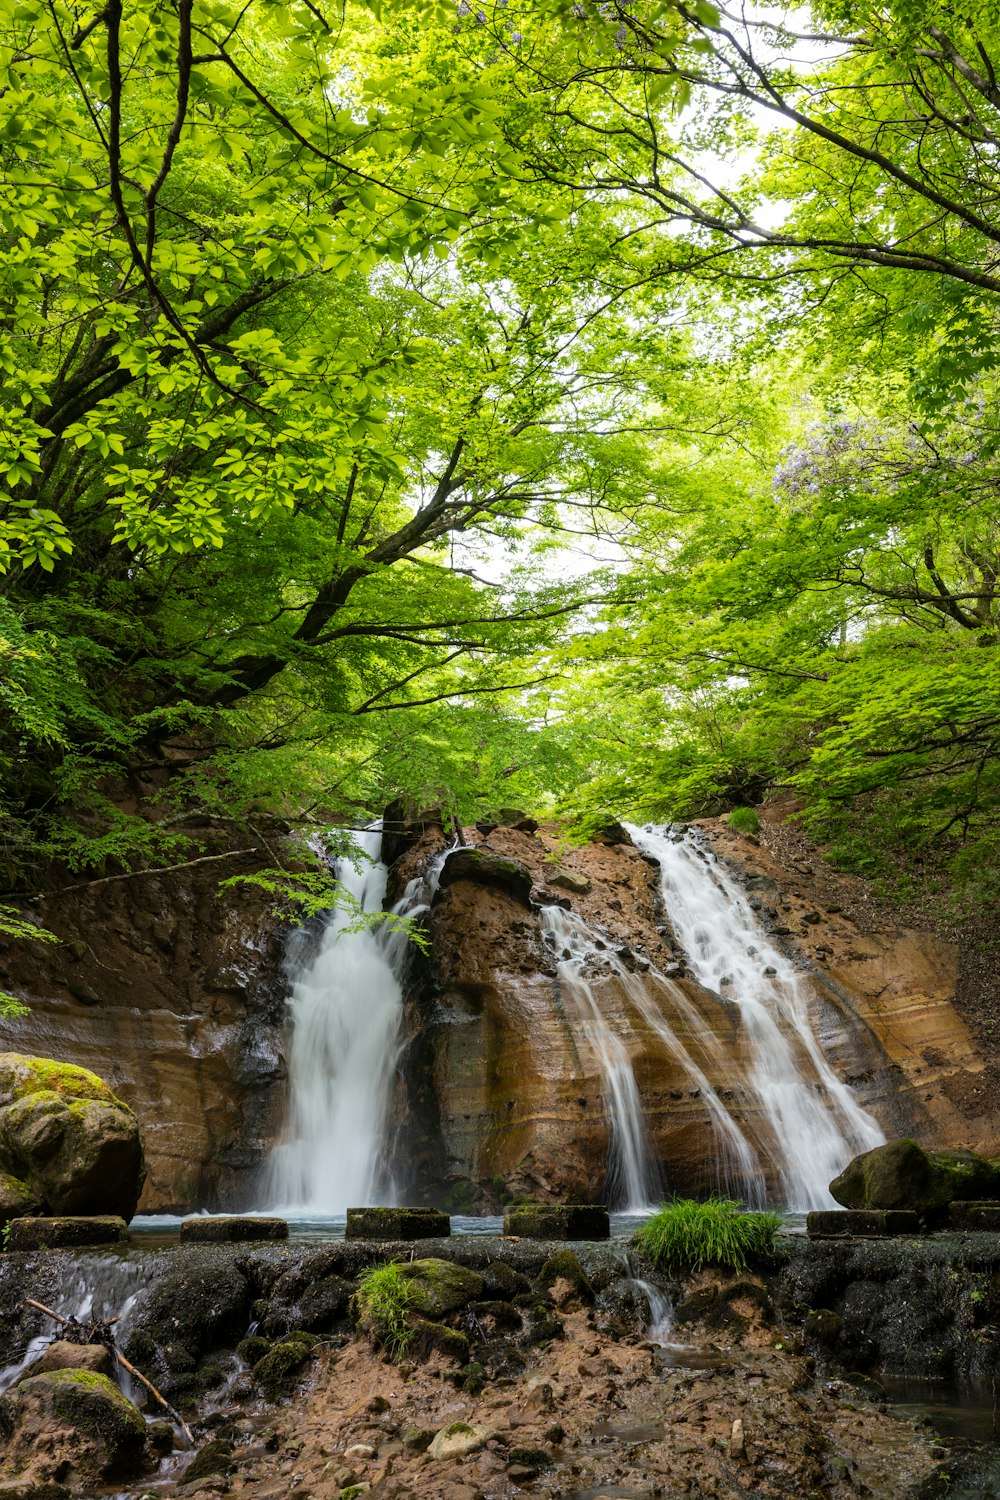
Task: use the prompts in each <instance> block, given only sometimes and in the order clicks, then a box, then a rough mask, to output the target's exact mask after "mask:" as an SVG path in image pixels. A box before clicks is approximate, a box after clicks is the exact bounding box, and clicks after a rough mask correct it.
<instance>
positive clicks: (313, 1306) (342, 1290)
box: [262, 1250, 354, 1336]
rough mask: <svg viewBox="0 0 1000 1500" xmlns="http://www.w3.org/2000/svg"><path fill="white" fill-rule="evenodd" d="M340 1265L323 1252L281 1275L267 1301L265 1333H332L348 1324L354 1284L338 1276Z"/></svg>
mask: <svg viewBox="0 0 1000 1500" xmlns="http://www.w3.org/2000/svg"><path fill="white" fill-rule="evenodd" d="M338 1264H339V1262H338V1261H337V1260H336V1259H335V1257H333V1256H331V1255H330V1254H329V1252H328V1251H323V1250H321V1251H320V1252H319V1253H318V1254H316V1255H310V1256H307V1258H306V1259H305V1260H304V1261H303V1262H302V1263H301V1264H300V1265H298V1266H295V1267H293V1268H292V1269H290V1270H288V1271H286V1272H285V1273H284V1275H282V1276H279V1278H278V1280H277V1282H276V1283H275V1285H274V1287H273V1288H272V1289H271V1292H270V1295H269V1297H268V1299H267V1311H266V1312H265V1313H264V1315H263V1318H262V1327H263V1330H264V1332H265V1333H267V1334H269V1335H271V1336H274V1335H278V1334H285V1333H288V1332H289V1331H290V1330H291V1329H293V1328H303V1329H305V1331H306V1332H307V1333H329V1332H330V1331H331V1329H333V1328H335V1327H336V1326H337V1325H338V1324H344V1323H346V1322H347V1319H348V1317H349V1313H350V1302H351V1298H352V1296H353V1295H354V1283H353V1282H352V1281H349V1280H348V1279H347V1278H346V1277H345V1276H343V1275H338V1274H336V1272H335V1271H334V1267H335V1266H337V1265H338Z"/></svg>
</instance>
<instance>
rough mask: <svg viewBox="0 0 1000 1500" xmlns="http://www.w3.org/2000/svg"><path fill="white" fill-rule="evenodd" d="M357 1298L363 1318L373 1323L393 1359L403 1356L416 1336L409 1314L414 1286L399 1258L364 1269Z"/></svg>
mask: <svg viewBox="0 0 1000 1500" xmlns="http://www.w3.org/2000/svg"><path fill="white" fill-rule="evenodd" d="M355 1302H356V1306H357V1310H358V1315H359V1318H360V1321H361V1322H362V1323H367V1324H369V1325H370V1328H371V1331H372V1332H373V1333H374V1335H375V1336H376V1338H377V1339H378V1342H379V1343H380V1344H381V1345H382V1347H383V1348H384V1349H386V1350H387V1351H388V1353H389V1354H390V1355H391V1356H392V1358H393V1359H397V1360H398V1359H402V1357H403V1355H404V1354H405V1353H406V1350H407V1348H408V1346H409V1343H410V1340H411V1339H412V1338H413V1330H412V1328H411V1327H410V1325H409V1323H408V1322H407V1316H406V1315H407V1312H408V1311H409V1309H410V1306H411V1304H412V1303H413V1289H412V1287H411V1286H410V1283H409V1280H408V1279H407V1277H405V1276H404V1275H403V1269H402V1267H401V1266H400V1264H399V1263H398V1261H394V1260H390V1261H388V1262H386V1264H385V1265H381V1266H372V1267H371V1269H370V1270H368V1271H362V1273H361V1275H360V1276H359V1277H358V1290H357V1293H356V1296H355Z"/></svg>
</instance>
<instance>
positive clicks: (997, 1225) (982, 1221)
mask: <svg viewBox="0 0 1000 1500" xmlns="http://www.w3.org/2000/svg"><path fill="white" fill-rule="evenodd" d="M948 1222H949V1223H950V1225H951V1227H952V1229H979V1230H992V1232H993V1233H994V1234H996V1233H997V1231H998V1230H1000V1203H974V1202H971V1203H950V1204H949V1205H948Z"/></svg>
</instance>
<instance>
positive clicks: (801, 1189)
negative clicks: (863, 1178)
mask: <svg viewBox="0 0 1000 1500" xmlns="http://www.w3.org/2000/svg"><path fill="white" fill-rule="evenodd" d="M628 831H629V834H630V835H631V837H632V841H633V843H634V844H635V845H636V847H637V848H639V849H641V850H642V851H643V852H644V853H646V854H649V855H652V856H653V858H654V859H656V861H657V862H658V864H659V866H660V882H661V893H662V898H663V906H664V910H665V911H666V913H667V915H668V918H669V920H670V922H671V925H672V926H673V929H674V933H675V935H676V938H677V941H678V943H679V944H680V946H681V948H682V949H683V951H684V954H685V957H686V959H687V962H688V966H689V969H690V971H691V974H692V975H693V977H694V978H695V979H697V981H698V982H699V984H702V985H704V986H705V988H706V989H710V990H714V991H715V992H716V993H718V994H720V995H721V996H723V997H725V999H726V1000H729V1001H731V1002H732V1003H733V1004H734V1005H735V1006H736V1007H737V1008H738V1010H739V1013H740V1018H741V1023H742V1025H743V1026H744V1028H745V1030H746V1035H747V1041H748V1066H747V1071H746V1075H745V1077H744V1079H742V1080H741V1082H743V1083H744V1084H745V1086H746V1087H747V1088H748V1089H749V1090H750V1091H751V1092H752V1093H753V1094H754V1095H756V1097H757V1099H758V1100H759V1103H760V1108H761V1111H762V1114H763V1117H764V1120H765V1121H766V1122H767V1124H768V1126H769V1127H770V1133H771V1135H772V1142H773V1144H772V1150H771V1155H772V1157H773V1160H774V1163H775V1166H776V1167H777V1170H778V1173H779V1176H780V1179H781V1183H782V1187H783V1197H784V1202H785V1206H786V1207H787V1208H790V1209H793V1210H799V1211H803V1210H807V1209H812V1208H827V1207H832V1206H835V1205H834V1200H833V1198H832V1197H831V1195H830V1193H829V1191H828V1189H827V1184H828V1183H829V1182H830V1181H831V1179H832V1178H834V1177H836V1176H837V1174H838V1173H839V1172H840V1171H842V1169H843V1168H844V1167H845V1166H846V1165H847V1163H848V1161H850V1159H851V1157H852V1156H854V1155H856V1154H857V1153H858V1152H860V1151H869V1150H871V1148H872V1147H873V1146H878V1145H881V1144H882V1142H883V1141H884V1140H885V1136H884V1134H883V1132H882V1130H881V1128H880V1127H879V1125H878V1124H877V1122H876V1121H875V1120H874V1119H873V1118H872V1116H871V1115H870V1114H868V1112H867V1111H866V1110H864V1109H863V1108H862V1107H861V1105H860V1104H859V1103H858V1101H857V1100H856V1099H855V1097H854V1095H853V1094H852V1092H851V1090H850V1088H849V1087H848V1086H847V1084H846V1083H844V1082H843V1081H842V1080H841V1079H840V1078H838V1077H837V1075H836V1073H835V1072H834V1070H833V1068H832V1067H831V1066H830V1064H829V1062H828V1061H827V1059H826V1058H825V1057H824V1055H823V1051H822V1048H821V1046H820V1043H819V1040H818V1038H817V1036H816V1033H815V1030H814V1029H813V1025H812V1022H811V1019H810V1016H809V1006H808V1000H807V996H806V993H805V990H804V987H803V985H802V981H801V978H800V976H799V974H798V973H797V972H796V970H795V968H794V966H793V965H792V963H791V961H790V960H789V959H788V958H787V957H786V955H785V954H784V953H782V952H781V950H780V949H779V948H778V947H776V946H775V944H774V943H772V942H771V940H770V938H769V937H768V934H767V932H766V930H765V929H764V927H763V926H762V925H761V923H760V922H759V921H758V920H757V917H756V916H755V914H754V912H753V911H752V910H751V908H750V904H749V902H748V900H747V897H746V896H745V895H744V893H743V891H742V890H741V889H740V887H739V885H738V884H737V882H736V880H735V879H734V878H733V876H732V875H731V874H730V872H729V871H728V870H727V869H726V867H725V865H723V863H722V862H721V861H720V860H719V859H717V858H716V856H715V855H714V853H712V851H711V850H710V849H707V848H705V847H703V846H702V845H701V844H700V843H699V842H698V841H696V840H695V839H694V838H692V837H691V836H685V837H679V836H678V835H676V834H672V833H671V832H670V831H669V830H667V829H662V828H649V827H647V828H636V827H631V826H630V827H629V828H628Z"/></svg>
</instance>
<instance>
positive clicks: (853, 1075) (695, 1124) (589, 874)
mask: <svg viewBox="0 0 1000 1500" xmlns="http://www.w3.org/2000/svg"><path fill="white" fill-rule="evenodd" d="M711 832H712V836H713V838H715V839H717V841H718V843H717V847H718V849H719V852H720V853H721V854H722V855H723V856H724V857H726V858H728V859H730V861H731V862H732V863H734V864H736V865H737V868H739V869H740V870H741V871H742V874H743V877H744V879H745V880H746V881H747V884H748V888H749V890H750V891H751V892H755V891H756V892H762V893H763V896H764V898H765V899H764V900H763V901H757V902H756V903H755V904H756V905H757V906H758V908H761V907H763V908H765V913H764V920H765V923H766V924H767V925H770V927H771V930H772V936H774V929H775V928H784V929H785V932H784V937H783V939H781V935H780V934H779V939H781V940H782V945H783V946H784V947H785V948H786V950H791V951H792V953H793V954H794V956H795V957H797V958H798V959H800V960H801V961H802V967H803V968H804V969H805V984H804V990H805V993H806V996H807V1003H808V1005H809V1009H810V1014H811V1020H812V1023H813V1026H814V1029H815V1031H816V1033H817V1035H818V1037H819V1039H820V1042H821V1045H822V1048H823V1051H824V1052H825V1054H826V1055H827V1057H828V1058H829V1060H830V1061H831V1063H832V1064H833V1066H834V1069H835V1071H836V1072H837V1073H838V1075H839V1076H840V1077H841V1078H843V1079H845V1080H846V1081H848V1082H849V1083H850V1085H851V1086H852V1088H853V1089H854V1091H855V1093H856V1095H857V1097H858V1098H859V1100H860V1101H861V1103H862V1104H864V1106H865V1107H866V1108H868V1109H869V1110H871V1111H872V1112H873V1113H874V1114H875V1116H876V1117H877V1118H878V1119H879V1121H880V1123H881V1124H882V1126H883V1128H884V1129H885V1130H886V1133H887V1134H889V1135H893V1134H899V1133H900V1132H902V1131H906V1132H908V1133H910V1134H917V1135H918V1137H919V1138H920V1139H921V1140H923V1141H926V1142H927V1143H928V1144H937V1145H948V1144H950V1145H961V1144H967V1143H969V1142H968V1140H967V1137H968V1135H969V1134H970V1132H969V1123H970V1122H969V1117H968V1115H964V1116H963V1115H962V1113H961V1108H960V1105H959V1103H958V1102H957V1101H959V1100H961V1099H963V1098H966V1097H968V1091H969V1090H970V1089H972V1088H975V1087H976V1083H975V1080H976V1078H977V1077H978V1076H979V1073H980V1072H981V1070H982V1066H983V1063H982V1059H981V1058H977V1057H976V1056H975V1053H974V1049H973V1048H972V1045H971V1039H970V1037H969V1034H968V1032H967V1030H966V1028H965V1027H964V1026H963V1024H962V1022H961V1020H960V1018H959V1016H958V1014H957V1012H956V1011H955V1009H954V1006H953V1005H952V1004H951V999H950V996H951V994H952V993H953V989H954V981H955V962H954V953H953V951H952V950H951V948H950V945H948V944H947V943H942V942H940V941H939V940H937V939H935V938H933V937H932V936H931V935H930V934H926V933H918V932H906V931H904V932H894V933H892V934H889V933H886V934H884V935H881V934H880V935H878V936H873V935H865V936H863V935H862V934H861V933H860V932H859V931H858V929H857V928H856V927H855V926H853V924H852V923H851V922H850V921H849V920H848V919H847V918H846V917H843V916H837V917H836V923H835V925H836V928H837V937H836V940H835V938H834V936H833V932H832V927H833V925H834V914H831V913H827V912H826V911H822V912H817V911H816V910H815V907H816V900H815V893H813V892H809V891H800V890H790V889H788V886H787V875H786V876H785V877H784V882H783V876H782V871H781V870H780V869H777V868H775V867H774V864H773V862H772V861H769V860H768V858H767V856H766V854H765V853H764V851H763V850H761V848H760V846H759V845H757V844H751V843H750V841H747V840H740V839H738V838H737V836H736V835H729V834H728V833H727V831H725V830H724V829H723V828H721V827H720V826H718V825H711ZM469 837H470V841H474V840H475V837H476V836H475V835H470V836H469ZM442 845H443V839H442V835H441V834H440V831H439V830H435V829H429V830H427V831H426V832H425V833H424V834H423V836H422V837H421V838H420V839H419V840H418V841H417V842H416V843H415V844H413V846H412V847H411V848H410V849H409V850H408V851H407V853H406V854H405V855H404V856H403V858H402V859H401V860H400V862H399V866H398V867H397V870H396V871H395V872H394V878H395V880H396V882H397V885H400V886H401V885H402V884H403V883H404V882H405V881H406V880H407V879H409V878H410V877H411V876H412V874H413V873H414V872H415V870H416V869H417V868H418V867H419V866H420V864H421V863H422V862H423V861H424V860H426V859H427V858H429V857H431V856H432V855H433V854H434V853H436V852H437V851H439V850H440V849H441V847H442ZM479 850H480V855H481V857H482V856H486V855H488V856H490V857H491V859H493V860H496V861H512V862H515V863H516V864H517V865H518V866H521V867H525V868H527V869H528V870H530V871H531V874H532V876H533V886H532V889H531V894H530V900H529V899H528V898H527V897H526V895H525V893H524V891H523V890H522V889H519V888H515V887H513V886H511V887H508V888H504V886H503V884H502V883H498V882H496V881H494V880H491V879H487V878H485V877H484V875H482V874H480V873H479V870H478V869H477V861H476V859H475V858H463V860H462V861H458V859H457V857H456V862H455V864H454V866H453V869H452V873H451V878H450V879H449V881H448V883H447V885H446V886H445V888H443V889H441V890H440V891H439V892H438V895H437V897H436V899H435V901H434V904H433V907H432V910H431V913H430V918H429V932H430V937H431V955H430V958H429V960H425V961H416V962H415V963H414V965H413V970H412V973H411V976H410V981H409V984H408V987H407V1002H406V1030H407V1036H408V1043H407V1051H406V1055H405V1059H404V1073H403V1079H402V1083H401V1086H400V1088H399V1090H398V1093H397V1100H396V1111H397V1131H396V1153H395V1154H396V1159H397V1161H400V1162H402V1163H404V1164H405V1165H404V1167H403V1172H404V1177H405V1180H406V1181H407V1182H408V1185H409V1187H410V1189H411V1191H412V1192H416V1193H418V1194H419V1193H422V1194H423V1195H424V1196H425V1197H426V1198H427V1199H428V1200H430V1201H435V1202H439V1201H440V1202H445V1203H447V1204H448V1205H449V1206H450V1207H451V1208H452V1210H453V1211H462V1210H463V1209H473V1208H475V1207H482V1206H485V1205H495V1204H496V1203H497V1202H499V1201H503V1199H504V1198H505V1197H507V1196H508V1195H514V1196H517V1197H520V1196H526V1197H531V1198H538V1199H543V1200H544V1199H562V1200H564V1201H578V1202H594V1201H599V1200H601V1199H602V1198H603V1196H604V1195H605V1193H606V1192H607V1189H608V1184H606V1182H605V1180H604V1164H605V1163H606V1161H607V1158H608V1149H609V1126H608V1119H607V1111H606V1107H605V1102H604V1082H603V1076H602V1072H601V1068H600V1066H599V1062H598V1058H597V1055H596V1053H595V1050H594V1045H593V1040H592V1036H591V1035H590V1032H589V1029H588V1026H587V1016H586V1014H585V1013H584V1012H583V1011H582V1010H581V1007H580V1004H579V1000H578V997H576V996H575V995H574V992H573V987H572V985H570V984H568V983H567V982H566V981H565V979H563V980H561V979H560V978H559V976H558V973H557V963H558V959H559V957H560V955H559V954H558V953H556V952H554V951H553V949H552V946H551V943H549V944H548V945H547V943H546V941H545V938H544V934H543V931H542V925H543V924H542V922H541V921H540V916H539V910H538V908H539V906H540V905H541V904H551V905H556V906H560V907H562V908H564V909H565V908H570V909H572V911H574V912H576V913H579V915H580V916H581V917H583V918H584V919H585V920H586V921H587V922H588V923H589V924H590V926H591V929H592V930H593V929H594V928H597V929H599V930H600V931H601V932H602V933H603V934H604V936H605V938H606V940H607V944H608V952H609V961H608V962H607V963H606V964H604V965H602V964H601V961H600V958H599V957H598V958H597V959H596V960H595V961H594V962H593V963H592V964H591V966H590V969H589V971H588V976H587V977H588V978H589V980H590V982H591V985H592V990H593V994H594V997H595V999H596V1002H597V1005H598V1008H599V1010H600V1012H601V1014H602V1015H603V1017H604V1019H605V1021H606V1022H607V1023H609V1025H610V1027H611V1029H612V1030H613V1032H614V1033H615V1034H616V1035H617V1036H618V1037H620V1038H621V1039H622V1040H623V1042H624V1043H625V1045H626V1047H627V1049H628V1054H629V1057H630V1060H631V1063H632V1068H633V1071H634V1074H635V1078H636V1082H637V1085H638V1088H639V1092H640V1095H641V1099H642V1104H643V1112H644V1116H645V1120H646V1124H647V1128H648V1132H649V1137H650V1142H651V1145H652V1148H653V1153H654V1156H655V1158H656V1160H657V1162H658V1163H659V1164H660V1166H661V1168H662V1172H663V1178H664V1181H665V1185H667V1186H669V1188H670V1190H672V1191H675V1192H682V1193H694V1194H703V1193H705V1192H708V1191H712V1190H715V1189H718V1188H719V1187H720V1186H722V1187H726V1186H729V1187H732V1186H733V1185H734V1179H733V1178H731V1179H730V1180H729V1181H728V1182H727V1180H726V1166H725V1148H724V1135H723V1134H722V1133H721V1132H720V1114H719V1105H720V1104H721V1105H722V1107H723V1111H724V1113H725V1114H726V1115H728V1117H729V1118H731V1119H732V1120H734V1121H735V1122H736V1123H737V1124H738V1125H739V1127H740V1129H741V1130H742V1132H743V1133H744V1135H745V1137H746V1138H747V1140H748V1141H749V1142H750V1143H751V1145H752V1146H753V1148H754V1149H755V1150H756V1151H757V1153H758V1155H759V1156H760V1157H761V1158H762V1160H763V1161H764V1163H765V1171H766V1176H767V1190H768V1192H769V1193H770V1194H771V1195H772V1196H778V1194H779V1189H778V1185H777V1170H776V1165H775V1149H774V1148H775V1140H774V1137H773V1134H772V1130H771V1126H770V1125H769V1124H768V1122H767V1120H766V1119H765V1118H764V1117H763V1114H762V1111H761V1108H760V1104H759V1102H758V1101H756V1100H755V1098H754V1097H753V1096H750V1095H749V1094H748V1093H747V1092H746V1091H745V1090H743V1089H742V1087H741V1080H742V1079H743V1078H744V1076H745V1073H746V1064H747V1057H746V1046H747V1041H746V1037H745V1033H744V1028H743V1027H742V1025H741V1023H740V1018H739V1012H738V1009H737V1007H736V1006H735V1004H733V1003H732V1002H731V1001H729V1000H728V999H727V998H726V994H725V991H724V990H723V991H722V992H721V993H718V994H716V993H714V992H709V991H707V990H704V989H702V988H701V987H700V986H699V985H697V984H696V983H694V981H693V980H692V979H690V978H689V977H686V976H685V974H684V969H683V963H682V962H681V963H678V959H682V955H679V954H678V953H677V952H675V949H674V940H673V938H672V936H671V932H670V928H669V925H668V924H669V912H662V911H660V910H659V883H658V879H657V874H656V871H655V869H654V868H651V866H650V864H649V862H647V860H646V859H645V858H644V856H643V855H641V854H640V853H639V852H638V851H637V850H636V849H635V848H634V847H632V845H631V844H628V843H621V842H614V843H612V842H602V843H600V844H591V845H588V846H586V847H584V848H579V849H574V850H572V851H570V852H566V851H564V850H560V849H559V845H558V839H557V833H556V831H555V830H553V829H543V830H541V831H540V832H539V834H538V835H537V836H534V835H532V834H530V833H528V832H526V831H524V830H518V829H514V828H509V827H508V828H495V829H491V830H489V831H488V833H487V834H486V835H485V836H484V837H482V838H481V839H480V840H479ZM734 856H735V857H734ZM480 862H481V864H483V865H485V860H483V859H482V858H481V861H480ZM567 875H569V876H570V877H571V878H570V879H567V878H566V877H567ZM826 904H828V905H834V906H835V905H836V904H837V903H836V902H834V901H831V900H827V903H826ZM767 907H770V909H771V911H772V912H773V917H772V918H770V919H769V918H768V917H767V914H766V908H767ZM800 929H801V935H800ZM776 940H778V939H776ZM817 948H819V949H820V950H821V953H822V954H824V955H826V960H827V961H823V960H822V959H820V958H818V957H817V956H816V955H815V949H817ZM842 952H843V954H844V957H843V960H841V961H839V960H840V954H841V953H842ZM848 953H850V954H852V955H856V956H853V957H851V958H848V957H847V954H848ZM612 955H613V960H612ZM848 966H849V967H848ZM855 966H858V967H855ZM623 970H624V972H622V971H623ZM859 981H860V982H859ZM928 1071H931V1072H932V1073H933V1076H934V1078H935V1083H936V1087H935V1091H934V1094H933V1096H931V1097H922V1091H921V1081H922V1079H923V1078H924V1077H926V1076H927V1072H928ZM706 1085H707V1086H708V1087H706ZM713 1092H714V1094H715V1095H716V1101H715V1102H713V1101H712V1099H711V1098H710V1095H711V1094H712V1093H713ZM996 1127H997V1121H996V1120H995V1119H994V1120H993V1121H992V1123H991V1122H989V1121H984V1120H978V1121H977V1122H976V1135H977V1141H976V1144H977V1145H978V1146H979V1148H980V1149H985V1147H986V1144H987V1143H986V1141H985V1139H984V1136H985V1134H988V1133H989V1131H990V1130H992V1131H993V1132H994V1134H993V1139H994V1141H996V1139H997V1138H998V1136H1000V1132H998V1131H997V1129H996ZM786 1145H787V1143H786ZM720 1164H721V1165H720Z"/></svg>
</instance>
